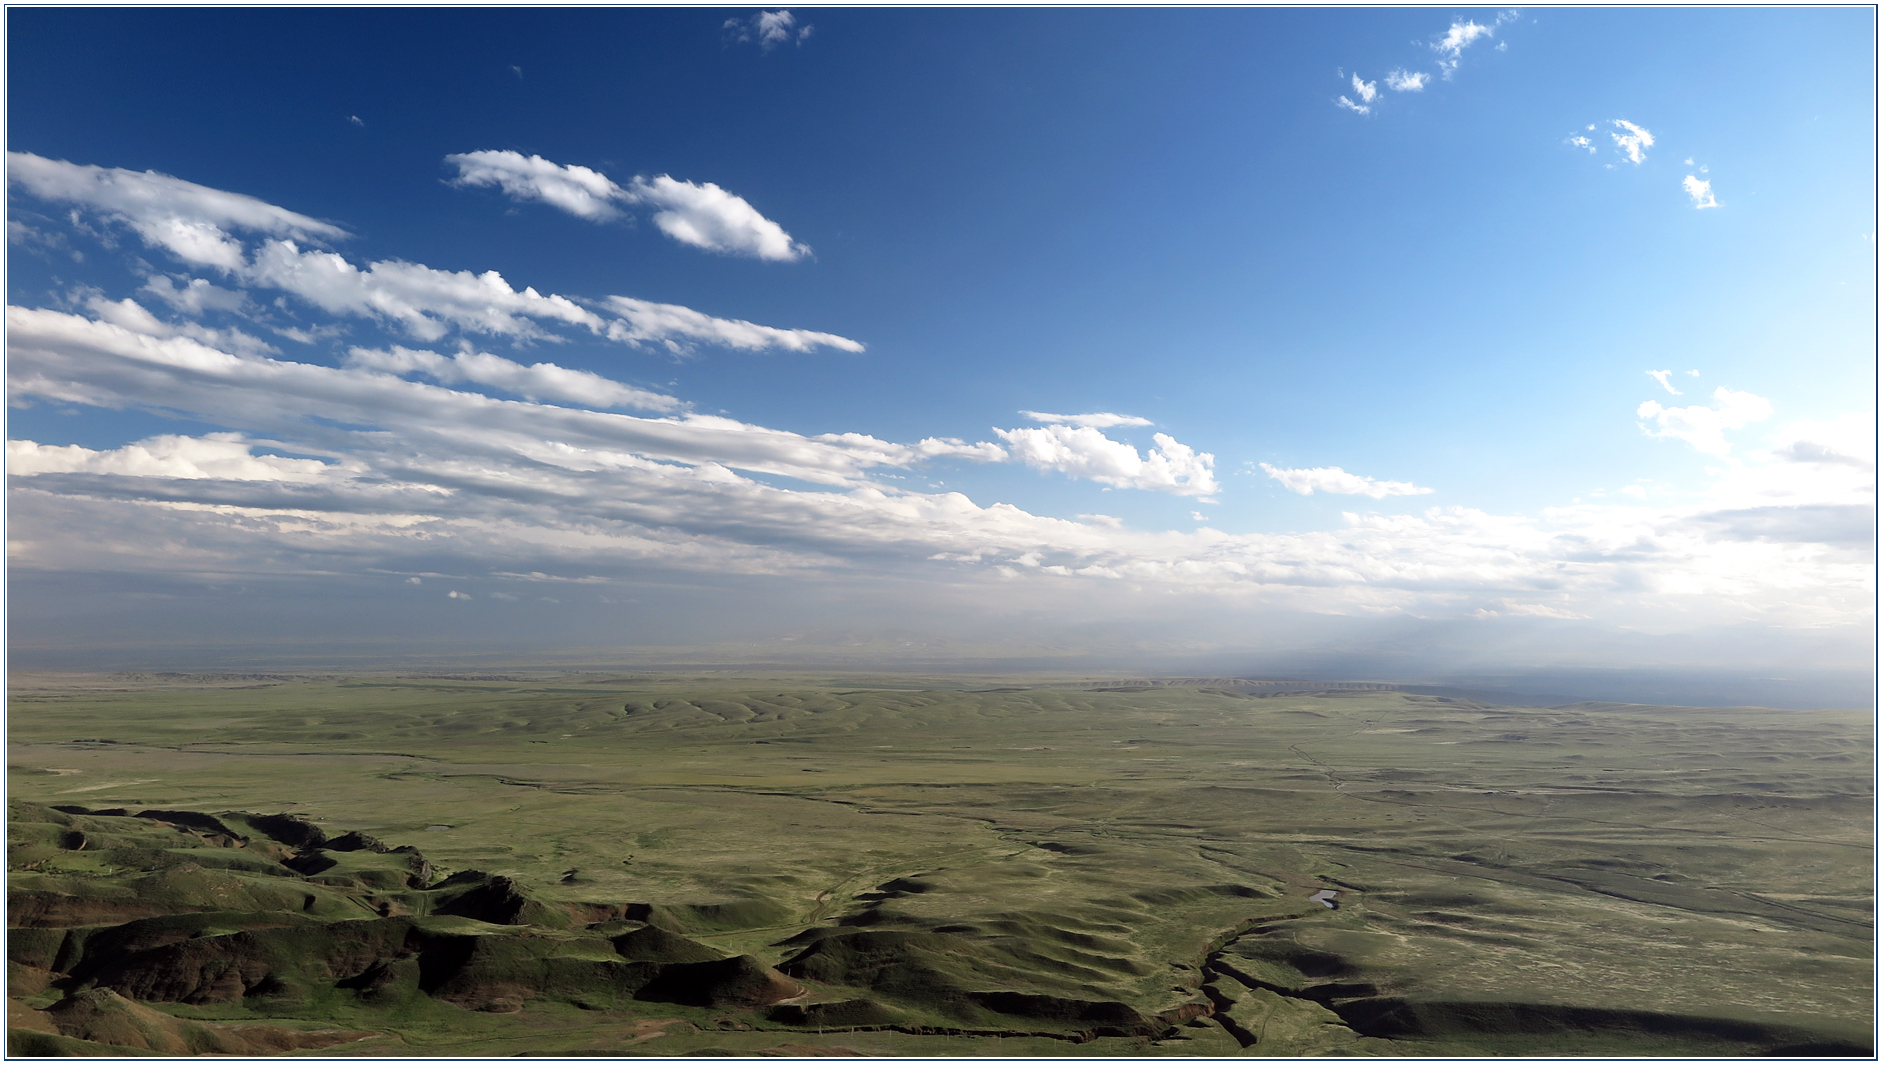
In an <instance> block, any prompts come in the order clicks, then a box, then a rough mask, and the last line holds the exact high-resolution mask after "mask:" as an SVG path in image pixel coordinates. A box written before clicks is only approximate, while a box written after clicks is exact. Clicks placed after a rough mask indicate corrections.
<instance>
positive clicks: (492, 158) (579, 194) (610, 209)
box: [444, 151, 625, 222]
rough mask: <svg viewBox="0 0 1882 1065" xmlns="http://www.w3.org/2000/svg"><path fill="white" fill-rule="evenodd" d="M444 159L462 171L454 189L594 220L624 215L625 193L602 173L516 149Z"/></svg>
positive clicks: (460, 155)
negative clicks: (493, 193) (499, 194)
mask: <svg viewBox="0 0 1882 1065" xmlns="http://www.w3.org/2000/svg"><path fill="white" fill-rule="evenodd" d="M444 161H445V162H447V163H450V164H451V165H452V166H455V167H457V171H458V174H457V177H456V178H454V179H452V182H451V183H452V184H453V185H460V186H471V185H480V186H485V187H495V188H499V189H502V190H503V192H504V194H505V195H507V196H509V197H510V198H511V199H516V200H539V201H541V202H543V203H546V204H548V205H550V206H551V207H556V208H560V209H561V210H564V211H567V212H568V213H569V214H572V215H574V216H575V217H577V218H586V219H588V220H589V221H591V222H600V221H608V220H611V219H615V218H619V217H620V216H621V212H620V210H619V209H618V208H617V207H615V206H614V201H615V200H619V199H623V198H624V197H625V190H623V189H622V188H621V187H620V186H619V185H616V184H615V183H614V182H612V181H610V180H608V176H607V175H606V174H603V173H601V172H600V171H598V170H590V169H589V168H587V167H585V166H573V165H571V166H561V165H558V164H556V163H552V162H550V161H549V160H547V159H544V158H543V157H542V156H540V155H531V156H527V157H526V156H524V155H523V154H522V153H521V152H512V151H481V152H464V153H461V154H457V155H447V156H445V157H444Z"/></svg>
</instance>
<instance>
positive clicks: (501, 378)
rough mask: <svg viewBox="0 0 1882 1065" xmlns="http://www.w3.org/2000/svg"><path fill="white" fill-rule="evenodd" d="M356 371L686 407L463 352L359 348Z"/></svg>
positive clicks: (602, 403) (576, 373) (616, 403)
mask: <svg viewBox="0 0 1882 1065" xmlns="http://www.w3.org/2000/svg"><path fill="white" fill-rule="evenodd" d="M346 365H347V367H349V368H351V369H362V370H378V371H381V372H383V373H389V374H395V375H398V374H408V373H422V374H425V375H426V376H428V377H430V378H431V379H433V380H435V381H438V382H440V383H442V384H455V383H457V382H459V381H472V382H475V383H477V384H480V385H491V386H493V387H495V388H501V389H503V390H504V391H506V392H512V393H515V394H516V395H519V396H522V397H524V398H525V399H559V400H566V401H568V402H571V403H580V404H582V405H584V406H590V407H638V408H640V409H641V410H657V411H673V410H679V409H680V408H682V407H683V406H685V404H683V403H681V402H680V401H679V400H677V399H674V398H673V397H672V396H663V395H661V394H659V393H658V392H648V391H646V390H644V389H639V388H634V387H631V386H629V385H624V384H621V383H620V382H618V381H610V380H608V379H607V378H605V377H602V376H601V375H600V374H594V373H589V372H588V371H587V370H571V369H568V368H567V367H563V366H557V365H556V364H554V363H552V362H539V363H536V364H534V365H531V366H525V365H523V364H522V363H520V362H512V361H511V360H509V359H506V358H504V357H502V356H501V355H491V354H488V353H486V352H471V351H464V352H459V353H458V354H456V355H451V356H445V355H440V354H438V353H437V352H435V351H414V350H412V349H410V348H402V347H397V346H394V347H392V348H390V349H389V350H384V351H380V350H374V349H370V348H354V349H353V350H352V351H350V352H348V353H347V356H346Z"/></svg>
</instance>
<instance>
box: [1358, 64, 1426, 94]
mask: <svg viewBox="0 0 1882 1065" xmlns="http://www.w3.org/2000/svg"><path fill="white" fill-rule="evenodd" d="M1430 81H1431V75H1429V74H1427V73H1425V72H1424V71H1422V70H1420V71H1418V72H1417V73H1415V74H1410V73H1406V72H1405V71H1403V70H1394V71H1391V72H1390V73H1388V74H1386V76H1385V85H1386V88H1388V89H1391V90H1392V91H1393V92H1423V91H1424V88H1425V86H1426V85H1427V84H1429V83H1430ZM1368 99H1370V97H1368Z"/></svg>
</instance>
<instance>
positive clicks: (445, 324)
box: [7, 152, 862, 351]
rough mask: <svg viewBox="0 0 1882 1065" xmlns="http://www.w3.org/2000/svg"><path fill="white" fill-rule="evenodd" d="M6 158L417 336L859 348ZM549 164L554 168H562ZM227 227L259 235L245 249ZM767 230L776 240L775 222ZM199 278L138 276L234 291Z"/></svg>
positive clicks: (278, 213)
mask: <svg viewBox="0 0 1882 1065" xmlns="http://www.w3.org/2000/svg"><path fill="white" fill-rule="evenodd" d="M512 154H514V153H512ZM517 158H518V159H521V158H522V157H521V156H518V157H517ZM7 159H8V166H9V172H10V174H11V180H12V181H13V182H14V183H15V184H16V185H18V186H20V187H22V188H24V189H26V190H27V191H28V192H30V193H32V194H34V195H38V196H41V197H43V198H48V199H53V200H60V201H65V202H74V203H80V204H82V205H85V206H87V207H90V208H93V209H95V210H97V211H99V212H100V213H102V214H104V215H106V216H108V217H110V218H112V219H113V220H115V221H118V222H121V223H123V224H125V225H127V226H129V227H130V228H131V229H132V230H133V231H134V232H136V233H137V234H139V236H140V237H142V238H143V239H144V241H145V242H146V243H147V244H148V245H150V246H152V247H157V248H162V249H164V250H166V251H168V252H170V253H171V254H173V255H175V256H176V257H177V258H179V259H181V260H183V261H184V262H186V263H189V264H191V265H193V266H207V267H211V268H214V269H216V270H219V271H221V272H222V273H224V274H225V275H227V276H228V277H230V278H233V279H234V280H235V281H237V282H239V283H241V284H243V285H250V286H262V287H267V288H273V289H278V290H281V291H284V292H287V293H290V294H292V295H294V296H296V297H298V298H300V299H302V300H305V301H306V302H308V303H310V304H312V305H313V306H315V307H318V308H319V309H321V310H323V311H327V312H329V313H333V314H344V315H352V316H359V317H364V318H371V319H375V320H378V321H381V322H385V323H388V324H390V325H393V326H395V327H397V328H399V329H402V330H403V331H404V332H406V333H407V334H408V335H410V336H412V337H414V338H416V339H418V340H421V341H425V342H433V341H437V340H439V339H441V338H443V337H445V336H446V335H448V334H449V333H450V332H451V331H453V330H458V331H462V332H468V333H480V334H485V335H491V336H501V337H506V338H510V339H515V340H544V339H556V338H557V334H556V333H554V332H553V331H552V330H553V329H555V328H558V327H563V328H567V327H572V328H576V329H580V330H583V331H585V332H587V333H589V334H591V335H596V336H606V337H609V338H611V339H615V340H619V341H623V342H627V343H633V344H641V343H647V342H653V343H658V344H662V345H664V346H666V347H668V348H669V349H672V350H676V351H683V350H691V348H692V346H693V345H695V344H700V343H706V344H727V345H729V346H731V347H736V348H744V349H751V350H760V349H765V348H771V347H782V348H784V349H786V350H793V351H804V350H809V349H811V348H815V347H835V348H838V349H840V350H844V351H861V350H862V345H861V344H860V343H858V342H856V341H854V340H850V339H848V338H845V337H840V336H836V335H835V334H831V333H820V332H813V331H810V330H803V329H773V328H771V327H768V326H760V325H755V324H753V323H751V322H746V321H741V320H737V319H723V318H715V317H712V316H710V315H706V314H703V313H701V312H698V311H694V310H691V309H690V308H686V307H681V306H678V305H674V304H656V303H647V302H645V301H641V300H635V299H631V298H629V297H624V296H621V297H612V304H613V306H614V308H615V310H616V313H617V314H618V315H619V317H618V318H614V319H608V318H604V317H603V316H602V315H600V314H597V313H596V312H595V311H593V310H590V309H589V308H588V307H586V306H583V305H582V304H581V303H578V302H577V301H575V300H573V299H570V298H568V297H566V296H560V295H556V294H554V293H550V294H547V295H545V294H543V293H539V292H537V291H536V290H535V289H534V288H532V287H528V286H525V287H524V288H522V289H521V290H520V291H519V290H518V289H516V288H515V287H514V286H512V285H511V284H510V283H509V282H508V281H507V280H506V279H505V278H504V277H503V275H502V274H500V273H498V272H497V271H495V270H486V271H484V272H483V273H473V272H472V271H469V270H439V269H434V268H432V267H429V266H426V265H424V264H422V263H412V262H405V261H402V260H396V259H393V260H381V261H379V262H373V263H368V264H367V265H366V266H365V267H364V268H361V267H359V266H357V265H355V264H354V263H352V262H351V261H349V260H348V259H347V258H346V257H345V256H342V255H340V254H338V253H336V252H332V251H327V250H323V249H320V248H307V247H302V241H304V240H312V239H320V238H337V237H341V236H344V235H345V233H344V231H343V230H341V229H339V228H338V227H336V226H331V225H328V224H326V223H324V222H319V221H316V220H314V219H311V218H308V217H306V216H304V215H299V214H296V213H294V212H292V211H288V210H286V209H284V208H280V207H276V206H274V205H272V204H268V203H264V202H262V201H261V200H257V199H254V198H253V197H249V196H242V195H239V194H235V193H227V192H222V191H220V190H217V189H211V188H207V187H205V186H202V185H195V184H192V183H190V182H187V181H181V180H178V179H176V178H172V177H167V176H165V175H162V174H157V173H154V172H138V171H131V170H106V169H104V168H101V167H95V166H76V165H74V164H71V163H63V162H55V161H52V160H47V159H42V158H40V157H38V156H34V155H27V154H23V153H18V152H14V153H9V155H8V156H7ZM548 165H549V166H550V167H554V164H548ZM559 169H560V171H561V172H562V173H563V174H564V176H566V174H567V171H568V170H569V169H570V168H566V167H563V168H559ZM493 180H495V179H494V178H493ZM681 184H683V183H681ZM543 187H544V188H547V185H544V186H543ZM705 188H707V189H712V188H714V187H713V186H706V187H705ZM564 191H566V190H564ZM731 199H732V200H737V197H731ZM570 202H572V201H570ZM737 202H738V203H740V204H742V203H743V202H744V201H742V200H737ZM754 214H755V212H754ZM748 221H749V220H748ZM759 221H761V222H762V221H763V219H762V218H760V219H759ZM747 228H748V230H749V232H748V233H747V236H750V235H751V234H753V233H755V234H757V236H756V237H752V239H754V240H759V246H758V248H759V250H755V251H753V252H752V254H760V253H761V252H763V253H765V254H769V253H770V252H769V251H766V250H765V249H774V245H773V244H764V243H763V241H764V240H769V239H770V238H769V237H767V236H766V235H765V232H766V231H763V227H762V226H757V225H756V224H753V225H752V226H748V227H747ZM774 228H775V227H774ZM233 230H251V231H255V232H259V233H262V234H265V235H266V236H264V238H263V239H262V240H261V241H260V242H259V244H258V245H257V246H256V247H255V248H254V249H253V250H252V252H251V250H250V249H249V247H248V246H247V245H246V244H245V243H244V242H243V241H242V240H241V239H239V238H238V237H237V236H235V234H234V232H233ZM777 234H778V235H779V236H782V237H783V239H784V240H785V242H786V243H787V244H788V242H789V238H788V236H786V235H783V231H782V230H778V231H777ZM735 237H736V234H735V235H734V236H732V237H725V238H724V239H726V240H733V239H735ZM760 238H762V239H760ZM715 239H717V238H715ZM737 239H743V238H737ZM791 247H794V248H795V247H800V246H797V245H791ZM199 280H202V279H195V280H192V281H191V282H190V283H189V285H188V286H187V287H185V288H182V289H178V288H177V287H176V286H175V285H174V283H173V282H171V281H169V280H168V279H163V280H158V279H156V278H152V279H151V280H150V281H149V282H148V283H147V288H149V289H150V291H152V293H153V294H154V295H156V296H158V297H159V298H162V299H164V300H165V301H166V302H170V303H172V304H173V305H174V306H177V307H178V309H180V310H183V311H184V312H185V313H190V310H191V306H190V305H191V304H192V303H194V304H196V305H197V306H199V307H204V308H206V307H210V306H212V305H214V304H217V303H220V304H222V305H224V306H231V305H235V304H237V303H238V300H237V298H238V297H242V293H240V292H233V291H232V290H226V289H218V288H216V287H215V286H213V285H211V284H209V283H208V282H207V281H202V284H201V285H200V286H199V285H198V284H197V281H199ZM243 298H245V297H243ZM284 335H287V334H286V333H285V332H284ZM210 342H212V343H213V342H214V341H210Z"/></svg>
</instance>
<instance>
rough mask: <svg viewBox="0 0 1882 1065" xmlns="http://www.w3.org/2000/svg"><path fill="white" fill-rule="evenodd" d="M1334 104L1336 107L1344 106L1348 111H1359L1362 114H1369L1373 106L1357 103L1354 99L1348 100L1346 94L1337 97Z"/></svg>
mask: <svg viewBox="0 0 1882 1065" xmlns="http://www.w3.org/2000/svg"><path fill="white" fill-rule="evenodd" d="M1333 104H1334V106H1336V107H1344V108H1345V109H1346V110H1348V111H1357V112H1359V113H1360V114H1362V115H1369V114H1371V113H1372V108H1370V107H1367V106H1366V105H1365V104H1356V103H1354V102H1353V101H1351V100H1348V99H1347V98H1346V97H1344V96H1341V97H1339V98H1337V99H1335V100H1334V101H1333Z"/></svg>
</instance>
